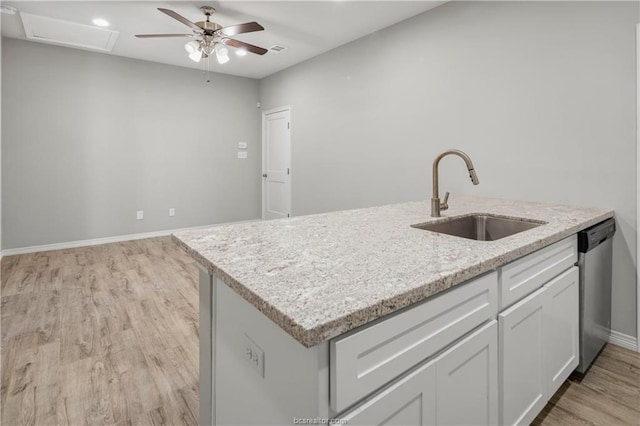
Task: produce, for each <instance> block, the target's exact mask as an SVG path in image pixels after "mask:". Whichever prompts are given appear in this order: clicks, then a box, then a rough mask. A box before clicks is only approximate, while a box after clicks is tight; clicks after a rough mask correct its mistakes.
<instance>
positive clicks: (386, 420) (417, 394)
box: [336, 361, 436, 426]
mask: <svg viewBox="0 0 640 426" xmlns="http://www.w3.org/2000/svg"><path fill="white" fill-rule="evenodd" d="M341 419H342V420H344V421H346V423H345V424H348V425H352V426H353V425H433V424H435V422H436V367H435V363H434V362H433V361H432V362H429V363H428V364H426V365H423V366H421V367H419V368H418V369H417V370H415V371H413V372H412V373H410V374H409V375H407V376H406V377H404V378H403V379H401V380H400V381H398V382H397V383H395V384H394V385H392V386H390V387H389V388H388V389H385V390H384V391H382V392H381V393H380V394H378V395H376V396H375V397H373V398H372V399H371V400H369V401H367V402H365V403H363V404H362V405H360V406H359V407H357V408H355V409H354V410H352V411H350V412H349V413H347V414H346V415H344V416H343V417H342V418H341ZM336 424H341V423H336Z"/></svg>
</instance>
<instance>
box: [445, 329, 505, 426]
mask: <svg viewBox="0 0 640 426" xmlns="http://www.w3.org/2000/svg"><path fill="white" fill-rule="evenodd" d="M436 371H437V373H436V376H437V377H436V382H437V394H436V401H437V402H436V414H437V419H436V424H437V425H439V426H440V425H443V426H444V425H496V424H498V325H497V322H496V321H491V322H490V323H489V324H487V325H485V326H484V327H482V328H481V329H480V330H478V331H476V332H474V333H472V334H471V336H469V337H467V338H466V339H464V340H463V341H462V342H460V343H458V344H456V345H455V346H453V347H452V348H451V349H449V350H448V351H447V352H445V353H444V354H443V355H441V356H440V357H439V358H438V359H437V360H436Z"/></svg>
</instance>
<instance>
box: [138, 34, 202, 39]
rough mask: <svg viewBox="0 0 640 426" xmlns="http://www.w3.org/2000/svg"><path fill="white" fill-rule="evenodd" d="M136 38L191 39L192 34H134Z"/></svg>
mask: <svg viewBox="0 0 640 426" xmlns="http://www.w3.org/2000/svg"><path fill="white" fill-rule="evenodd" d="M136 37H138V38H155V37H193V34H136Z"/></svg>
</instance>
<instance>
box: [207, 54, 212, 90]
mask: <svg viewBox="0 0 640 426" xmlns="http://www.w3.org/2000/svg"><path fill="white" fill-rule="evenodd" d="M207 83H211V71H210V70H209V57H208V56H207Z"/></svg>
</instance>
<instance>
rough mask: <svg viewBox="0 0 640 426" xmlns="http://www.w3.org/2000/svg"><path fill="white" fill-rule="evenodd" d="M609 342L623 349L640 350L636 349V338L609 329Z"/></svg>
mask: <svg viewBox="0 0 640 426" xmlns="http://www.w3.org/2000/svg"><path fill="white" fill-rule="evenodd" d="M609 343H612V344H614V345H616V346H620V347H623V348H625V349H629V350H632V351H634V352H640V351H639V350H638V339H636V338H635V337H633V336H629V335H627V334H623V333H619V332H617V331H614V330H611V335H610V336H609Z"/></svg>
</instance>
